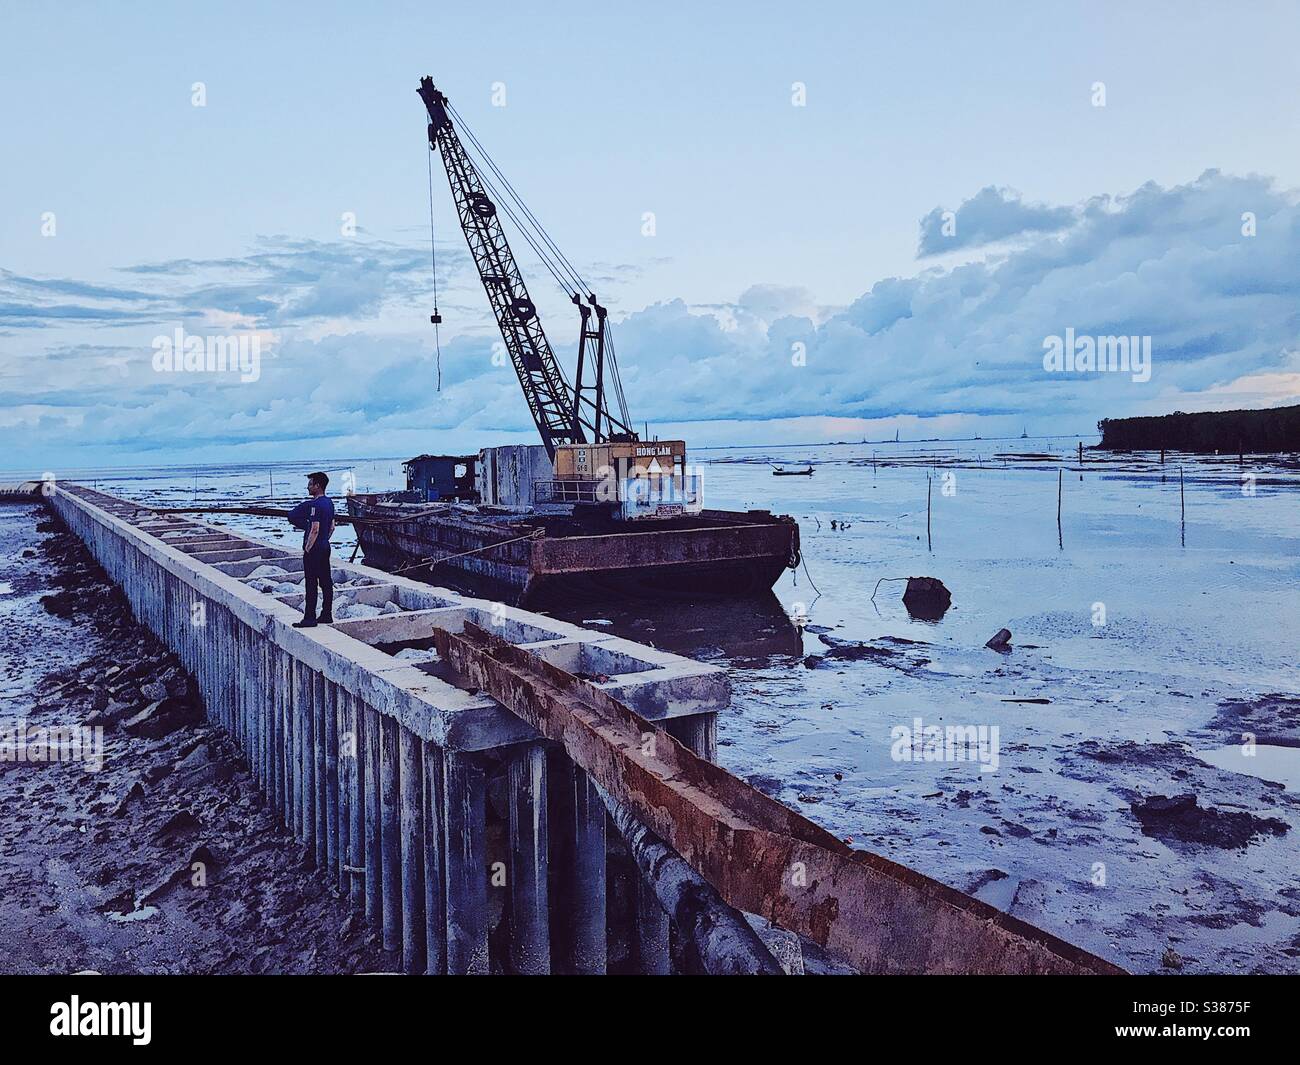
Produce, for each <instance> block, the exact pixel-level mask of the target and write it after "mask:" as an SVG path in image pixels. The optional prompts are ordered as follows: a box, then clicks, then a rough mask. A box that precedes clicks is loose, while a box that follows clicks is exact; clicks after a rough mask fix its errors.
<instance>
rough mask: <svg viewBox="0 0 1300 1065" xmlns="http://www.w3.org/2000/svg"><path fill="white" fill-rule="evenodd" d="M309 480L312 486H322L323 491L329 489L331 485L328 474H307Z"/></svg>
mask: <svg viewBox="0 0 1300 1065" xmlns="http://www.w3.org/2000/svg"><path fill="white" fill-rule="evenodd" d="M307 480H309V481H311V482H312V484H318V485H320V486H321V488H323V489H324V488H328V487H329V485H330V478H329V474H328V473H319V472H318V473H309V474H307Z"/></svg>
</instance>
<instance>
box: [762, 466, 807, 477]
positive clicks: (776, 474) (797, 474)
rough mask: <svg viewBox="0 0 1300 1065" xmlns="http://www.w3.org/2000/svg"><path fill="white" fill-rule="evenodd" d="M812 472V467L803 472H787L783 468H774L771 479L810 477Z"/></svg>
mask: <svg viewBox="0 0 1300 1065" xmlns="http://www.w3.org/2000/svg"><path fill="white" fill-rule="evenodd" d="M812 472H813V468H812V466H811V465H810V466H808V468H807V469H803V470H787V469H786V468H785V467H784V466H774V467H773V468H772V476H773V477H811V476H812Z"/></svg>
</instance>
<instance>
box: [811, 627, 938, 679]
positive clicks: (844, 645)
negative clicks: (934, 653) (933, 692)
mask: <svg viewBox="0 0 1300 1065" xmlns="http://www.w3.org/2000/svg"><path fill="white" fill-rule="evenodd" d="M817 638H818V639H819V640H821V642H822V643H824V644H825V645H826V647H827V648H828V649H827V650H826V651H825V652H823V653H822V654H819V655H808V656H806V657H805V658H804V660H803V664H804V665H805V666H806V667H807V668H808V669H816V668H817V667H818V666H820V665H821V664H822V663H823V662H824V661H826V660H828V659H831V660H836V661H844V662H861V661H862V660H864V659H870V660H871V661H873V662H876V663H878V664H879V665H882V666H889V667H890V668H891V669H899V670H902V671H903V672H904V673H908V672H911V671H912V670H915V669H920V668H921V667H922V666H927V665H929V664H930V660H929V659H928V658H917V659H911V660H909V659H906V658H904V657H903V654H902V652H901V651H897V650H894V649H893V648H891V647H877V646H875V645H874V644H869V643H855V642H853V641H851V640H840V639H837V638H836V637H834V636H828V635H827V634H825V633H822V634H821V635H819V636H818V637H817Z"/></svg>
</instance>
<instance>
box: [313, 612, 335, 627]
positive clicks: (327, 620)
mask: <svg viewBox="0 0 1300 1065" xmlns="http://www.w3.org/2000/svg"><path fill="white" fill-rule="evenodd" d="M316 623H317V624H318V625H333V624H334V615H333V614H322V615H321V616H320V617H318V618H317V619H316Z"/></svg>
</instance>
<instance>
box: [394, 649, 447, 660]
mask: <svg viewBox="0 0 1300 1065" xmlns="http://www.w3.org/2000/svg"><path fill="white" fill-rule="evenodd" d="M393 657H394V658H395V659H397V661H399V662H436V661H438V652H437V651H434V650H432V649H430V650H428V651H423V650H421V649H420V648H418V647H404V648H402V650H400V651H398V652H397V654H395V655H393Z"/></svg>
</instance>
